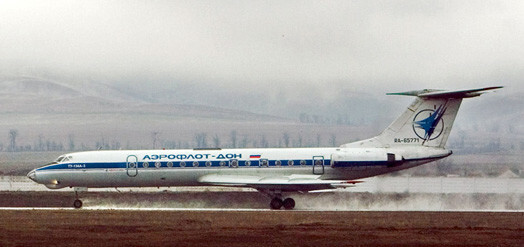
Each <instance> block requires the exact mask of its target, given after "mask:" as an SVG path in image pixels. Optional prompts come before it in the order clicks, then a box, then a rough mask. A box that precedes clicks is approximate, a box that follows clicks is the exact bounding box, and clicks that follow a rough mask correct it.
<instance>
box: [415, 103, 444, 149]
mask: <svg viewBox="0 0 524 247" xmlns="http://www.w3.org/2000/svg"><path fill="white" fill-rule="evenodd" d="M446 109H447V107H446V105H440V106H439V107H438V108H437V109H436V110H429V109H426V110H422V111H420V112H419V113H417V114H416V115H415V117H414V118H413V131H414V132H415V134H416V135H417V136H418V137H419V138H421V139H423V140H424V142H422V144H424V143H425V142H426V141H431V140H434V139H436V138H438V137H439V136H440V134H442V132H443V130H444V120H442V116H444V114H445V113H446ZM425 113H429V116H428V117H426V118H424V117H425V116H426V115H425Z"/></svg>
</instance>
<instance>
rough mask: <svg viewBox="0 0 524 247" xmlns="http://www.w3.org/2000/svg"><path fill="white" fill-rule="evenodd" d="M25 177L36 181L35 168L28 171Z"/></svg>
mask: <svg viewBox="0 0 524 247" xmlns="http://www.w3.org/2000/svg"><path fill="white" fill-rule="evenodd" d="M27 177H28V178H29V179H31V180H33V181H35V182H36V169H34V170H32V171H30V172H29V173H28V174H27Z"/></svg>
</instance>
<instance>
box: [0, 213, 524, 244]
mask: <svg viewBox="0 0 524 247" xmlns="http://www.w3.org/2000/svg"><path fill="white" fill-rule="evenodd" d="M0 219H2V220H1V221H0V239H1V240H0V245H2V246H37V245H39V246H277V245H278V246H347V245H351V246H353V245H370V246H420V245H425V246H442V245H456V246H495V245H504V246H519V245H520V246H521V244H522V243H523V242H524V234H523V233H524V223H523V219H524V214H523V213H471V212H469V213H466V212H462V213H455V212H445V213H443V212H289V211H270V212H210V211H204V212H201V211H199V212H195V211H183V212H180V211H116V210H97V211H92V210H67V211H66V210H64V211H47V210H32V211H0Z"/></svg>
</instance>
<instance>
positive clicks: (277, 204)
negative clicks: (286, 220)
mask: <svg viewBox="0 0 524 247" xmlns="http://www.w3.org/2000/svg"><path fill="white" fill-rule="evenodd" d="M259 191H260V192H262V193H263V194H265V195H267V196H269V197H270V198H271V202H270V203H269V207H270V208H271V209H275V210H278V209H281V208H282V207H284V209H286V210H291V209H293V208H295V200H293V198H291V197H288V198H285V199H282V191H279V190H259Z"/></svg>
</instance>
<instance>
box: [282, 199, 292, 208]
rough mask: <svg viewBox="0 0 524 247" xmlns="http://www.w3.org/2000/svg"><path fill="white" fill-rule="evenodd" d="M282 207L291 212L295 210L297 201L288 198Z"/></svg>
mask: <svg viewBox="0 0 524 247" xmlns="http://www.w3.org/2000/svg"><path fill="white" fill-rule="evenodd" d="M282 205H283V206H284V208H285V209H287V210H291V209H293V208H295V200H293V198H286V199H285V200H284V202H282Z"/></svg>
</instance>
